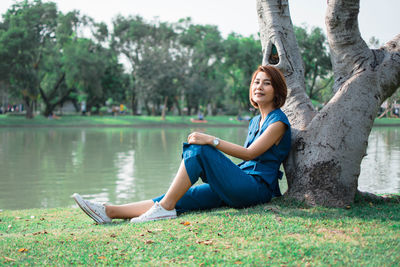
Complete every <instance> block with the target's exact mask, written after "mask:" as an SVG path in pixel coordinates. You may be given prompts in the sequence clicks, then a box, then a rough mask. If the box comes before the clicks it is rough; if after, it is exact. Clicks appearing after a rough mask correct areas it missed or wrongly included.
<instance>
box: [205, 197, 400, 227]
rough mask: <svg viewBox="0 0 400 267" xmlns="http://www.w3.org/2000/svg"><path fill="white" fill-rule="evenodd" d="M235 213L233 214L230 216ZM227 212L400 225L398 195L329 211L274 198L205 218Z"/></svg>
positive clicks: (358, 201) (365, 199) (360, 200)
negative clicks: (384, 222) (357, 219)
mask: <svg viewBox="0 0 400 267" xmlns="http://www.w3.org/2000/svg"><path fill="white" fill-rule="evenodd" d="M232 211H235V212H232ZM226 212H230V215H231V216H247V215H250V214H258V215H265V214H266V213H268V212H272V213H273V214H275V215H279V216H280V217H282V218H284V217H287V218H289V217H300V218H303V219H324V220H339V219H346V218H350V219H354V218H359V219H362V220H364V221H365V220H366V221H372V220H380V221H388V220H389V221H400V195H390V196H387V197H386V198H385V199H376V198H368V197H363V198H357V199H356V200H355V202H354V203H353V204H352V205H351V206H349V207H347V208H329V207H321V206H315V207H312V206H309V205H307V204H305V203H303V202H299V201H296V200H294V199H290V198H288V197H280V198H275V199H273V200H272V201H271V202H269V203H266V204H262V205H258V206H254V207H249V208H243V209H232V208H221V209H216V210H212V211H209V213H208V214H207V215H208V216H225V213H226Z"/></svg>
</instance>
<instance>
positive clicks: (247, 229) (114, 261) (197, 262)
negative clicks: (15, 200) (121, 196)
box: [0, 198, 400, 266]
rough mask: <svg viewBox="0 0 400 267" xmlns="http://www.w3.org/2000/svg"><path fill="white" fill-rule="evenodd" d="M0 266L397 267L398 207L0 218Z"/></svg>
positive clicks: (369, 204)
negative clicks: (139, 220) (106, 218)
mask: <svg viewBox="0 0 400 267" xmlns="http://www.w3.org/2000/svg"><path fill="white" fill-rule="evenodd" d="M0 219H1V221H0V265H62V266H64V265H71V264H72V265H127V266H128V265H137V266H158V265H183V266H187V265H189V266H202V265H228V266H235V265H249V266H266V265H267V266H269V265H273V266H297V265H299V266H316V265H317V266H321V265H323V266H329V265H333V266H398V264H399V262H400V253H399V251H400V203H399V202H398V201H397V202H396V201H393V202H383V201H376V200H374V201H371V200H362V201H359V202H356V203H355V204H354V205H353V206H351V207H349V208H348V209H337V208H322V207H306V206H304V205H302V204H299V203H296V202H291V201H288V200H285V199H283V198H281V199H276V200H274V201H272V202H271V203H269V204H266V205H260V206H257V207H253V208H248V209H241V210H236V209H218V210H213V211H208V212H201V213H187V214H184V215H182V216H180V217H178V219H175V220H168V221H158V222H149V223H144V224H129V223H127V222H124V221H118V222H116V223H113V224H109V225H95V224H94V223H92V221H91V220H90V219H89V217H87V216H86V215H85V214H84V213H83V212H81V211H80V210H78V208H65V209H33V210H21V211H10V210H5V211H2V212H1V213H0Z"/></svg>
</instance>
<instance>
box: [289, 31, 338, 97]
mask: <svg viewBox="0 0 400 267" xmlns="http://www.w3.org/2000/svg"><path fill="white" fill-rule="evenodd" d="M294 33H295V36H296V40H297V43H298V45H299V49H300V54H301V57H302V59H303V63H304V77H305V81H306V92H307V95H308V96H309V97H310V98H311V99H316V100H321V98H320V97H319V96H318V93H319V92H320V91H321V90H323V89H325V88H327V87H328V86H329V85H330V84H331V83H330V81H331V80H332V79H333V74H332V65H331V60H330V55H329V53H328V49H327V46H328V44H327V42H326V37H325V34H324V33H323V31H322V29H321V28H319V27H313V28H311V30H310V31H308V29H307V27H296V26H294ZM329 89H331V88H329Z"/></svg>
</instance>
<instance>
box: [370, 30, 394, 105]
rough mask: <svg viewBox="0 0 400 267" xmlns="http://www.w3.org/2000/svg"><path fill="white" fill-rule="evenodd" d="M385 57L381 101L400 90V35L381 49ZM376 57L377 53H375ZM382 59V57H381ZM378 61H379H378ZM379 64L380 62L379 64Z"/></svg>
mask: <svg viewBox="0 0 400 267" xmlns="http://www.w3.org/2000/svg"><path fill="white" fill-rule="evenodd" d="M380 50H381V51H383V52H384V57H383V60H382V64H380V66H381V68H380V69H379V76H378V77H379V83H380V84H381V87H382V93H381V101H382V102H383V101H385V99H386V98H388V97H390V96H391V95H392V94H393V93H394V92H395V91H396V90H397V88H399V84H400V34H398V35H396V36H395V37H394V38H393V39H392V40H390V41H389V42H387V43H386V44H385V45H384V46H383V47H382V48H381V49H380ZM378 51H379V50H378ZM374 55H375V53H374ZM380 56H381V57H382V55H380ZM376 61H378V60H376ZM377 64H379V61H378V63H377Z"/></svg>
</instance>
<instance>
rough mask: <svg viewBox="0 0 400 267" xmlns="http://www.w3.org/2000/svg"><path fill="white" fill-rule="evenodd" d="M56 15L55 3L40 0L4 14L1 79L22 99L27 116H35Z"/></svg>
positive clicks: (1, 44)
mask: <svg viewBox="0 0 400 267" xmlns="http://www.w3.org/2000/svg"><path fill="white" fill-rule="evenodd" d="M56 18H57V7H56V5H55V4H54V3H51V2H50V3H42V1H40V0H35V1H33V2H28V1H23V2H18V3H16V4H14V5H13V6H12V7H11V8H10V9H9V10H8V11H7V12H6V14H5V15H4V16H3V23H2V24H1V32H0V34H1V35H0V59H1V61H2V62H4V63H2V65H3V67H2V72H1V73H0V79H2V80H4V81H7V83H8V84H9V85H10V87H11V92H12V94H14V95H16V96H18V97H21V98H22V99H23V101H24V104H25V109H26V117H27V118H32V117H33V105H34V101H35V100H36V99H37V98H38V95H39V86H40V82H41V70H42V69H43V66H44V65H45V64H44V62H43V57H44V55H45V54H46V49H47V48H48V47H49V46H51V43H52V42H53V39H54V32H55V28H56V21H57V20H56ZM4 64H7V65H6V68H7V70H5V67H4Z"/></svg>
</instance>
